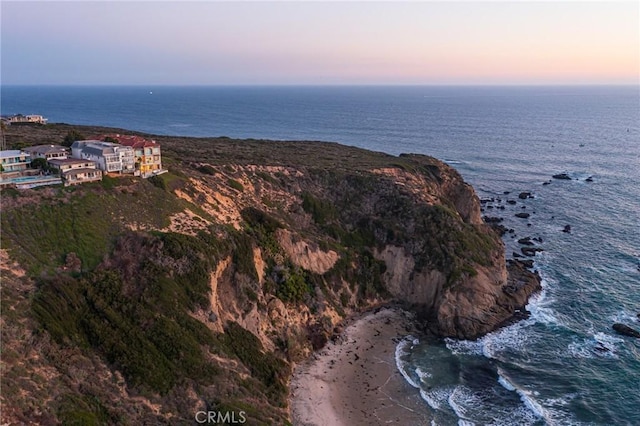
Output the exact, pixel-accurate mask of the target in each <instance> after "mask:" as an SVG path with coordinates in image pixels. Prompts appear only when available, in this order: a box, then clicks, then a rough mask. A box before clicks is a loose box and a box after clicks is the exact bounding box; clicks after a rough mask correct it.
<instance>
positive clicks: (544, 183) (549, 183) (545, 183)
mask: <svg viewBox="0 0 640 426" xmlns="http://www.w3.org/2000/svg"><path fill="white" fill-rule="evenodd" d="M542 184H543V185H551V181H550V180H548V181H546V182H542Z"/></svg>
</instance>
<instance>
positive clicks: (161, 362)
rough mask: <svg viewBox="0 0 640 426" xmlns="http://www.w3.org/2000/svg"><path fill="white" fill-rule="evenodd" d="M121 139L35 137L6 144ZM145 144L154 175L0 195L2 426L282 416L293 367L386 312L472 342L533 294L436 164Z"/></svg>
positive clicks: (35, 131)
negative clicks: (217, 413)
mask: <svg viewBox="0 0 640 426" xmlns="http://www.w3.org/2000/svg"><path fill="white" fill-rule="evenodd" d="M70 130H75V131H77V132H80V133H82V134H84V135H92V134H98V133H107V132H109V133H113V132H120V133H129V134H135V132H129V131H126V130H116V129H104V128H97V127H83V126H68V125H46V126H19V127H15V128H14V127H10V128H8V129H7V133H6V136H7V145H8V146H9V147H10V148H11V147H13V148H17V147H20V146H26V145H33V144H42V143H60V142H61V141H62V140H63V139H64V137H65V135H66V134H67V133H68V132H69V131H70ZM143 136H148V137H151V138H153V139H155V140H156V141H157V142H159V143H160V144H161V146H162V153H163V163H164V166H165V167H166V168H168V169H169V173H166V174H163V175H160V176H158V177H155V178H151V179H148V180H142V179H138V178H131V177H112V178H106V179H105V180H103V181H102V182H100V183H91V184H85V185H82V186H77V187H69V188H62V187H45V188H39V189H35V190H25V191H16V190H3V191H2V218H1V225H2V234H1V243H2V252H1V253H2V343H3V348H2V383H1V384H2V396H1V398H2V408H3V409H2V417H3V418H2V420H3V423H5V422H9V423H27V422H37V423H40V424H58V423H60V422H62V423H65V424H67V423H72V422H74V421H75V422H80V423H82V422H84V423H83V424H85V423H89V424H91V423H95V424H102V423H110V424H141V423H146V424H149V423H154V424H162V423H166V424H180V423H184V424H191V423H193V415H194V413H195V412H196V411H198V410H235V411H245V412H246V413H247V416H248V418H249V423H250V424H283V423H285V422H286V421H287V419H288V417H289V413H288V407H287V394H288V379H289V376H290V373H291V367H292V364H293V363H295V362H298V361H300V360H302V359H304V358H306V357H307V356H308V355H309V354H310V353H311V351H313V350H314V349H318V348H320V347H322V346H323V345H324V344H325V343H326V342H327V340H328V339H330V338H331V337H332V335H333V333H334V330H335V329H336V326H337V325H339V324H341V323H342V322H343V321H344V320H345V319H346V318H348V317H349V315H351V314H353V313H355V312H360V311H362V310H366V309H368V308H371V307H374V306H378V305H380V304H382V303H386V302H391V301H394V302H400V303H403V304H405V305H406V306H407V307H408V308H410V309H413V310H415V311H417V312H418V313H419V314H420V318H421V321H422V322H423V324H424V326H425V328H426V329H428V330H430V331H431V332H434V333H436V334H438V335H442V336H453V337H460V338H474V337H477V336H479V335H482V334H483V333H486V332H488V331H490V330H492V329H494V328H495V327H496V326H498V325H499V324H501V323H502V322H504V321H505V320H508V319H509V318H510V317H511V316H512V315H513V313H514V310H515V309H517V308H520V307H522V306H523V305H524V304H525V302H526V299H527V297H528V296H529V295H530V294H531V293H532V292H533V291H535V290H536V289H537V288H538V286H539V282H538V280H537V278H536V277H535V275H533V274H532V273H530V272H528V271H527V270H526V269H525V268H524V267H522V265H520V264H517V263H515V264H512V265H511V266H510V267H509V268H507V265H506V262H505V258H504V248H503V245H502V242H501V240H500V238H499V236H498V235H497V234H496V233H494V232H493V231H492V230H491V229H490V228H489V227H488V226H487V225H485V224H484V223H483V222H482V219H481V218H480V204H479V200H478V198H477V197H476V195H475V194H474V192H473V189H472V188H471V187H470V186H469V185H467V184H466V183H464V182H463V181H462V179H461V177H460V175H459V174H458V173H457V172H456V171H455V170H454V169H452V168H451V167H449V166H447V165H445V164H443V163H441V162H439V161H437V160H435V159H433V158H431V157H427V156H421V155H402V156H400V157H395V156H390V155H386V154H383V153H375V152H370V151H366V150H362V149H358V148H353V147H345V146H341V145H338V144H332V143H320V142H273V141H256V140H231V139H228V138H181V137H165V136H149V135H143Z"/></svg>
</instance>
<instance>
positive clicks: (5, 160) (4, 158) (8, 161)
mask: <svg viewBox="0 0 640 426" xmlns="http://www.w3.org/2000/svg"><path fill="white" fill-rule="evenodd" d="M30 164H31V157H30V156H29V154H28V153H26V152H24V151H20V150H17V149H12V150H7V151H0V165H2V172H4V173H7V172H20V171H23V170H26V169H27V168H29V165H30Z"/></svg>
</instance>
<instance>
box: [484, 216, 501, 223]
mask: <svg viewBox="0 0 640 426" xmlns="http://www.w3.org/2000/svg"><path fill="white" fill-rule="evenodd" d="M482 220H484V223H500V222H502V221H503V220H504V218H501V217H497V216H482Z"/></svg>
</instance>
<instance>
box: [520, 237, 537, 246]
mask: <svg viewBox="0 0 640 426" xmlns="http://www.w3.org/2000/svg"><path fill="white" fill-rule="evenodd" d="M518 243H519V244H523V245H525V246H532V245H534V244H533V241H531V237H524V238H520V239H519V240H518Z"/></svg>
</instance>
